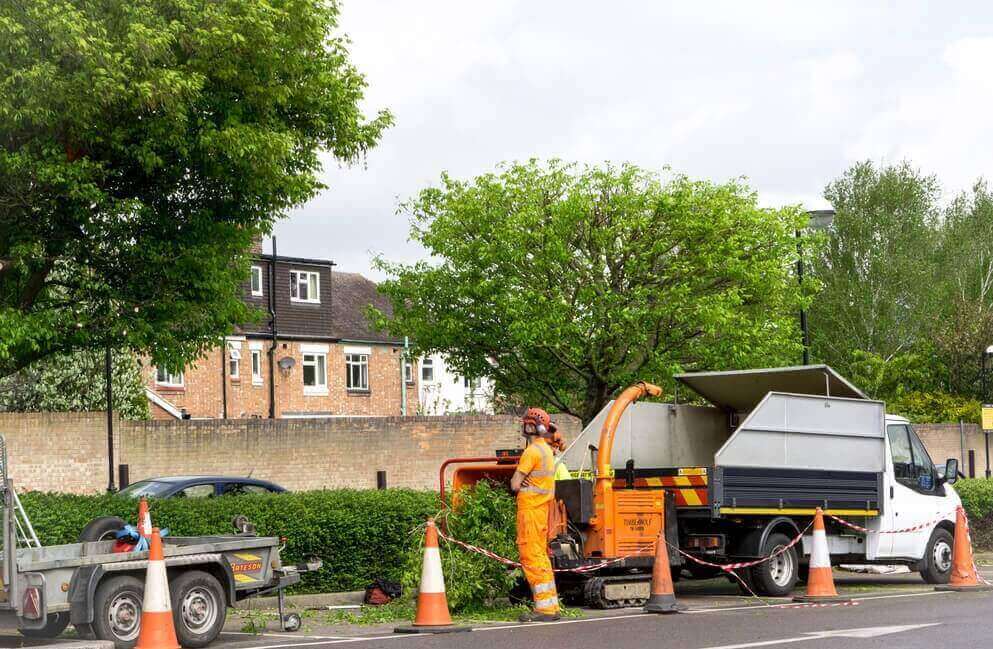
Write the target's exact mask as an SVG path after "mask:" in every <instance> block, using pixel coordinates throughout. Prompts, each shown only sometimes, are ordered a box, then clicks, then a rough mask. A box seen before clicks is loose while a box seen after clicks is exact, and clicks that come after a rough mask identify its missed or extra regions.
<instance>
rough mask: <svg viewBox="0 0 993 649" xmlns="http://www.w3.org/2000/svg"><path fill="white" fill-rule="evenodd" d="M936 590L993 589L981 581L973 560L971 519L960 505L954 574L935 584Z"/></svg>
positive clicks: (953, 562) (953, 556)
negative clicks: (970, 533)
mask: <svg viewBox="0 0 993 649" xmlns="http://www.w3.org/2000/svg"><path fill="white" fill-rule="evenodd" d="M934 589H935V590H954V591H960V592H961V591H966V590H970V591H975V590H993V586H988V585H986V584H981V583H979V574H978V573H977V572H976V564H975V562H974V561H973V560H972V539H971V538H970V536H969V521H968V519H966V517H965V509H963V508H962V506H961V505H959V508H958V509H957V510H956V511H955V539H954V540H953V542H952V574H951V578H950V579H949V581H948V583H947V584H942V585H940V586H935V587H934Z"/></svg>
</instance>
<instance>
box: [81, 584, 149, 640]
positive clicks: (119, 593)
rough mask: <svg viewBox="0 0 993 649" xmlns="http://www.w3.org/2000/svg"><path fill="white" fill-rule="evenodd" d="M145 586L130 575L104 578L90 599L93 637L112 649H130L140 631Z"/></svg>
mask: <svg viewBox="0 0 993 649" xmlns="http://www.w3.org/2000/svg"><path fill="white" fill-rule="evenodd" d="M144 595H145V585H144V584H143V583H141V580H140V579H138V578H136V577H132V576H131V575H115V576H113V577H107V578H106V579H104V580H102V581H101V582H100V585H99V586H97V592H96V594H95V595H94V597H93V634H94V635H96V637H97V638H98V639H99V640H110V641H111V642H113V643H114V647H116V649H131V648H132V647H134V645H135V643H136V642H138V631H139V630H141V604H142V600H143V599H144Z"/></svg>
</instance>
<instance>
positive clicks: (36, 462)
mask: <svg viewBox="0 0 993 649" xmlns="http://www.w3.org/2000/svg"><path fill="white" fill-rule="evenodd" d="M120 425H121V422H119V421H118V422H117V423H116V424H115V429H119V428H120ZM0 434H3V436H4V438H5V439H6V441H7V454H8V461H9V466H10V468H9V472H10V477H11V478H12V479H13V480H14V485H15V486H16V487H17V488H18V489H20V490H38V491H65V492H71V493H93V492H97V491H103V490H105V489H106V488H107V479H108V475H107V473H108V470H107V418H106V416H105V415H104V414H103V413H89V412H88V413H75V412H55V413H52V412H42V413H34V412H27V413H20V412H17V413H0ZM116 446H117V448H116V450H115V455H118V456H119V453H120V439H119V438H118V443H117V444H116Z"/></svg>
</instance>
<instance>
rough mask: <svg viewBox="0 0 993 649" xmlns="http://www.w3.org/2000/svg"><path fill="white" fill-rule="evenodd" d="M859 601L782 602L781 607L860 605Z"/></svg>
mask: <svg viewBox="0 0 993 649" xmlns="http://www.w3.org/2000/svg"><path fill="white" fill-rule="evenodd" d="M858 605H859V603H858V601H856V600H851V601H847V602H821V603H816V602H811V603H808V604H782V605H781V608H831V607H833V606H858Z"/></svg>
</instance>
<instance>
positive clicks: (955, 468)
mask: <svg viewBox="0 0 993 649" xmlns="http://www.w3.org/2000/svg"><path fill="white" fill-rule="evenodd" d="M958 479H959V461H958V459H957V458H954V457H950V458H948V459H947V460H946V461H945V475H943V476H942V478H941V481H942V482H945V483H948V484H955V482H956V481H957V480H958Z"/></svg>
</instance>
